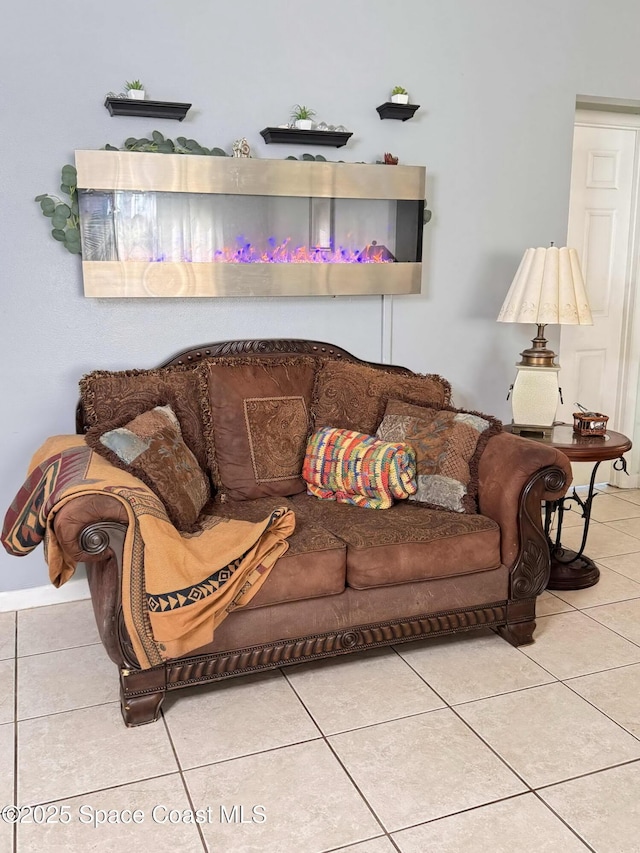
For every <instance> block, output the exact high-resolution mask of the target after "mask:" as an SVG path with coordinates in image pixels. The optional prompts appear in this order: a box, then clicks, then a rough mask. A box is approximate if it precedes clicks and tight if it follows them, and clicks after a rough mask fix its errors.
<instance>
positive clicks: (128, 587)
mask: <svg viewBox="0 0 640 853" xmlns="http://www.w3.org/2000/svg"><path fill="white" fill-rule="evenodd" d="M97 494H108V495H111V496H112V497H114V498H115V499H116V500H118V501H119V502H120V503H121V504H122V505H123V506H124V507H125V509H126V512H127V515H128V518H129V523H128V525H127V531H126V535H125V540H124V552H123V560H122V584H121V590H122V609H123V613H124V620H125V624H126V627H127V631H128V632H129V636H130V638H131V641H132V643H133V647H134V650H135V653H136V656H137V659H138V662H139V664H140V666H141V667H142V669H146V668H148V667H150V666H155V665H157V664H160V663H162V661H163V660H167V659H169V658H175V657H181V656H183V655H186V654H188V653H189V652H191V651H193V650H194V649H197V648H201V647H202V646H204V645H206V644H207V643H210V642H211V641H212V639H213V634H214V631H215V629H216V628H217V626H218V625H219V624H220V623H221V622H222V620H223V619H225V618H226V616H227V615H228V614H229V613H230V612H232V611H233V610H235V609H236V608H237V607H240V606H241V605H243V604H247V603H248V602H249V601H250V600H251V599H252V598H253V596H254V595H255V594H256V592H257V591H258V590H259V589H260V587H261V586H262V584H263V583H264V581H265V580H266V578H267V577H268V575H269V572H270V571H271V568H272V567H273V565H274V563H275V562H276V560H277V559H278V557H280V556H281V555H282V554H284V552H285V551H286V550H287V548H288V547H289V545H288V542H287V541H286V539H287V537H288V536H290V535H291V534H292V533H293V530H294V527H295V516H294V514H293V512H292V511H291V510H290V509H288V508H286V507H280V508H278V509H276V510H274V511H273V512H272V513H270V515H269V516H268V517H267V518H265V519H264V520H263V521H260V522H258V523H256V524H254V523H251V522H248V521H236V520H231V519H228V518H222V517H218V516H214V515H205V516H202V517H201V519H199V522H198V530H197V531H196V532H193V533H184V534H181V533H179V532H178V531H177V530H176V529H175V527H174V526H173V525H172V524H171V522H170V521H169V518H168V516H167V512H166V510H165V508H164V505H163V504H162V502H161V501H160V499H159V498H158V497H157V496H156V495H155V494H154V492H152V491H151V490H150V489H149V488H148V487H147V486H145V484H144V483H143V482H142V481H141V480H138V479H137V478H136V477H134V476H133V475H131V474H129V473H128V472H127V471H121V470H120V469H118V468H115V467H114V466H113V465H111V464H110V463H109V462H107V460H106V459H103V458H102V457H101V456H99V455H98V454H97V453H94V452H93V451H92V450H91V449H90V448H89V447H87V445H86V443H85V441H84V439H83V438H81V437H80V436H77V435H76V436H55V437H53V438H50V439H48V440H47V441H46V442H45V444H44V445H43V446H42V447H41V448H40V450H39V451H38V452H37V453H36V455H35V456H34V457H33V459H32V461H31V466H30V468H29V476H28V477H27V480H26V481H25V484H24V485H23V486H22V488H21V489H20V490H19V492H18V494H17V495H16V497H15V499H14V501H13V503H12V504H11V506H10V507H9V510H8V511H7V514H6V517H5V521H4V527H3V530H2V537H1V538H0V541H2V544H3V545H4V547H5V549H6V550H7V551H8V552H9V553H10V554H14V555H16V556H18V557H20V556H23V555H24V554H28V553H29V552H30V551H32V550H33V549H34V548H35V547H36V546H37V545H38V544H39V543H40V542H42V541H43V539H44V548H45V559H46V560H47V563H48V564H49V576H50V578H51V582H52V583H53V584H54V586H60V585H61V584H63V583H64V582H65V581H67V580H68V579H69V578H70V577H71V576H72V575H73V573H74V571H75V568H76V563H75V560H74V559H73V558H72V557H71V556H69V554H68V553H67V551H66V550H65V548H64V547H63V546H62V545H61V544H60V542H58V540H57V538H56V531H55V526H54V524H53V522H54V519H55V516H56V513H57V512H58V511H59V510H60V509H61V508H62V507H63V506H64V505H65V504H66V503H67V502H68V501H70V500H73V499H74V498H76V497H78V496H81V495H97Z"/></svg>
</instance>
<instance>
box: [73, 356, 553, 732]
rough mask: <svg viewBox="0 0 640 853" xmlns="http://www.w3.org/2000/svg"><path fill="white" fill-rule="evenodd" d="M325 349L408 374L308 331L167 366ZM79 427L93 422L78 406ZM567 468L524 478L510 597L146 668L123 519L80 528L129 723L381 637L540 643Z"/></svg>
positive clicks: (381, 642)
mask: <svg viewBox="0 0 640 853" xmlns="http://www.w3.org/2000/svg"><path fill="white" fill-rule="evenodd" d="M248 354H259V355H270V354H272V355H296V354H306V355H309V354H311V355H320V356H326V357H328V358H336V359H341V360H345V361H346V360H348V361H352V362H357V363H360V364H364V365H368V366H371V367H383V368H384V369H385V370H393V371H397V372H402V373H407V372H409V371H406V370H405V368H401V367H397V366H392V365H386V364H385V365H380V364H376V363H373V362H367V361H364V360H362V359H358V358H356V357H355V356H353V355H351V354H350V353H348V352H347V351H346V350H343V349H341V348H340V347H336V346H332V345H330V344H326V343H322V342H319V341H306V340H247V341H223V342H220V343H212V344H206V345H204V346H202V347H198V348H194V349H190V350H185V351H183V352H181V353H179V354H178V355H176V356H174V357H173V358H171V359H169V360H168V361H166V362H164V363H163V364H162V365H160V366H161V367H168V366H171V365H176V364H180V365H181V364H190V363H198V362H199V361H200V360H201V359H203V358H207V357H209V356H216V355H225V356H229V355H248ZM76 426H77V431H78V432H79V433H83V432H85V431H86V429H87V428H88V427H87V425H86V423H85V420H84V413H83V410H82V405H81V404H79V405H78V409H77V413H76ZM565 480H566V476H565V472H564V471H563V470H562V469H561V468H559V467H555V466H549V467H547V468H543V469H540V470H538V471H537V472H536V473H535V474H534V475H533V476H532V477H530V479H529V480H528V481H527V482H526V483H525V485H524V487H523V489H522V491H521V494H520V499H519V506H518V532H519V537H520V550H519V555H518V559H517V560H516V562H515V564H514V566H513V569H512V570H511V574H510V593H509V598H508V599H507V600H504V601H495V602H492V603H488V604H486V605H483V606H481V607H478V608H475V609H474V608H472V609H460V610H446V611H442V612H437V613H429V614H425V615H423V616H412V617H410V618H407V619H400V620H398V619H394V620H390V621H385V622H376V623H375V624H365V625H354V626H353V627H350V628H349V629H348V630H343V631H337V632H328V633H321V634H312V635H309V636H302V637H298V638H296V639H285V640H282V641H277V642H271V643H266V644H261V645H255V646H250V647H247V648H239V649H233V650H231V651H225V652H219V653H212V654H204V655H199V656H198V655H194V656H190V657H188V658H182V659H177V660H170V661H167V662H166V663H164V664H163V665H160V666H155V667H153V668H151V669H146V670H141V669H140V667H139V664H138V662H137V660H136V657H135V654H134V651H133V648H132V645H131V642H130V640H129V637H128V635H127V631H126V628H125V625H124V618H123V612H122V603H121V602H122V599H121V578H122V554H123V543H124V538H125V533H126V524H124V523H120V522H119V521H104V522H99V523H94V524H89V525H87V526H85V527H84V528H83V529H81V530H78V538H77V543H78V547H79V548H80V549H81V551H82V553H81V555H80V560H81V561H84V563H85V566H86V570H87V576H88V581H89V587H90V590H91V598H92V602H93V608H94V612H95V616H96V621H97V624H98V630H99V633H100V637H101V639H102V642H103V644H104V646H105V649H106V651H107V653H108V654H109V657H110V658H111V659H112V660H113V661H114V663H116V665H117V666H118V667H119V671H120V698H121V707H122V715H123V717H124V721H125V723H126V724H127V725H128V726H137V725H142V724H144V723H149V722H153V721H154V720H156V719H157V718H158V715H159V711H160V706H161V703H162V701H163V699H164V697H165V695H166V693H167V692H168V691H173V690H179V689H180V688H183V687H187V686H189V685H192V684H197V683H205V682H214V681H220V680H222V679H226V678H232V677H235V676H239V675H243V674H245V673H249V672H256V671H260V670H269V669H274V668H277V667H281V666H286V665H289V664H298V663H301V662H304V661H310V660H317V659H319V658H326V657H334V656H337V655H342V654H348V653H350V652H354V651H362V650H364V649H370V648H374V647H377V646H386V645H390V644H397V643H405V642H409V641H411V640H418V639H421V638H424V637H428V636H440V635H443V634H452V633H456V632H460V631H469V630H472V629H474V628H482V627H488V628H492V629H495V630H496V631H497V632H498V633H499V634H501V635H502V636H503V637H504V638H505V639H506V640H508V642H510V643H511V644H512V645H514V646H518V645H522V644H526V643H531V642H533V632H534V629H535V625H536V623H535V601H536V597H537V596H538V595H539V594H540V593H541V592H542V591H543V590H544V588H545V587H546V585H547V582H548V579H549V571H550V554H549V545H548V540H547V537H546V536H545V533H544V528H543V523H542V512H541V507H542V501H543V496H544V494H545V492H548V491H557V490H560V489H562V488H563V487H564V485H565Z"/></svg>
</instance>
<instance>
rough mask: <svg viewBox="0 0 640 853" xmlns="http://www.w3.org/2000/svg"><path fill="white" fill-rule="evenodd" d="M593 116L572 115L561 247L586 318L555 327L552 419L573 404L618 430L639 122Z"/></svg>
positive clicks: (578, 476)
mask: <svg viewBox="0 0 640 853" xmlns="http://www.w3.org/2000/svg"><path fill="white" fill-rule="evenodd" d="M598 115H599V120H598V119H596V118H595V117H594V114H593V113H592V114H589V112H584V113H580V112H578V113H577V115H576V125H575V133H574V144H573V165H572V170H571V195H570V201H569V228H568V233H567V245H568V246H573V247H575V248H576V249H577V250H578V254H579V256H580V261H581V264H582V271H583V273H584V277H585V282H586V288H587V294H588V297H589V302H590V305H591V312H592V314H593V323H594V324H593V326H562V327H561V334H560V353H559V363H560V365H561V368H562V369H561V371H560V377H559V381H560V386H561V388H562V394H563V398H564V404H563V405H562V406H560V408H559V415H558V418H559V419H560V420H563V421H566V422H567V423H571V422H572V421H573V412H574V411H577V409H576V407H575V403H576V402H579V403H581V404H582V405H583V406H586V407H587V408H588V409H590V410H592V411H597V412H603V413H604V414H606V415H609V422H608V426H609V427H610V428H611V429H613V430H617V431H619V432H625V423H624V421H625V420H627V419H628V414H629V413H628V412H626V411H625V410H626V409H629V401H628V400H627V399H626V398H627V394H626V393H625V387H624V386H625V380H626V378H627V377H626V374H627V373H628V371H627V370H626V369H625V364H626V362H627V361H628V359H629V356H630V343H629V340H628V336H629V333H630V330H631V325H632V324H631V318H632V307H633V306H632V299H631V296H632V293H631V286H630V285H631V281H632V277H633V272H634V266H635V265H634V233H635V228H636V215H635V211H636V194H637V177H636V175H637V171H638V167H637V141H638V139H637V137H638V133H639V130H640V122H638V120H637V119H638V117H637V116H629V117H628V118H629V119H630V123H631V125H632V126H623V125H621V123H620V121H619V120H620V119H621V118H624V119H625V120H626V119H627V117H626V116H625V117H621V116H616V115H615V114H604V116H603V115H602V114H598ZM596 121H597V122H598V123H594V122H596ZM607 121H608V122H609V124H606V123H604V122H607ZM633 124H636V125H638V126H637V127H634V126H633ZM636 387H637V380H636V382H635V383H634V392H635V388H636ZM633 396H634V397H635V393H634V395H633ZM632 402H633V403H635V400H633V401H632ZM633 408H635V405H634V406H633ZM627 434H631V433H627ZM592 468H593V465H592V464H591V463H580V464H577V465H576V464H574V466H573V472H574V485H581V484H585V483H588V481H589V476H590V474H591V470H592ZM612 473H613V472H611V463H603V464H602V465H601V466H600V468H599V469H598V475H597V482H599V483H602V482H608V481H609V480H610V479H611V477H612ZM613 476H615V473H613ZM619 484H620V485H624V484H623V483H622V482H620V483H619Z"/></svg>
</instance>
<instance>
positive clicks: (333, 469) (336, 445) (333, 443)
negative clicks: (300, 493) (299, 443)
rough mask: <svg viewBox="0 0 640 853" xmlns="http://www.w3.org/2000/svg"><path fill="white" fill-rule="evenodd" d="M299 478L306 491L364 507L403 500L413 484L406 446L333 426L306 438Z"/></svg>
mask: <svg viewBox="0 0 640 853" xmlns="http://www.w3.org/2000/svg"><path fill="white" fill-rule="evenodd" d="M302 476H303V478H304V480H305V482H306V483H307V492H308V494H310V495H315V496H316V497H317V498H323V499H324V500H335V501H339V502H340V503H349V504H355V505H356V506H361V507H367V508H369V509H388V508H389V507H390V506H391V505H392V504H393V501H394V498H395V499H400V500H401V499H403V498H408V497H409V495H412V494H414V493H415V491H416V488H417V486H416V459H415V453H414V451H413V449H412V448H411V447H410V446H409V445H408V444H403V443H401V442H397V443H393V442H387V441H380V440H379V439H377V438H375V437H374V436H372V435H365V434H364V433H361V432H354V431H353V430H348V429H335V428H333V427H323V428H322V429H319V430H318V431H317V432H315V433H314V434H313V435H312V436H311V438H310V439H309V442H308V444H307V451H306V455H305V459H304V465H303V468H302Z"/></svg>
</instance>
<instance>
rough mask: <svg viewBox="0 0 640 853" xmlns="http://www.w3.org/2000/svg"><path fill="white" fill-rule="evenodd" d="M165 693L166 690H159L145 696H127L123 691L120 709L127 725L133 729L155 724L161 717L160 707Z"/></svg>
mask: <svg viewBox="0 0 640 853" xmlns="http://www.w3.org/2000/svg"><path fill="white" fill-rule="evenodd" d="M165 693H166V691H165V690H158V691H157V692H156V693H145V694H144V695H143V696H125V695H124V693H123V691H122V690H121V691H120V708H121V710H122V716H123V718H124V721H125V724H126V725H127V726H129V728H132V727H133V726H144V725H145V724H146V723H154V722H155V721H156V720H157V719H158V716H159V715H160V706H161V705H162V701H163V699H164V697H165Z"/></svg>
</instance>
